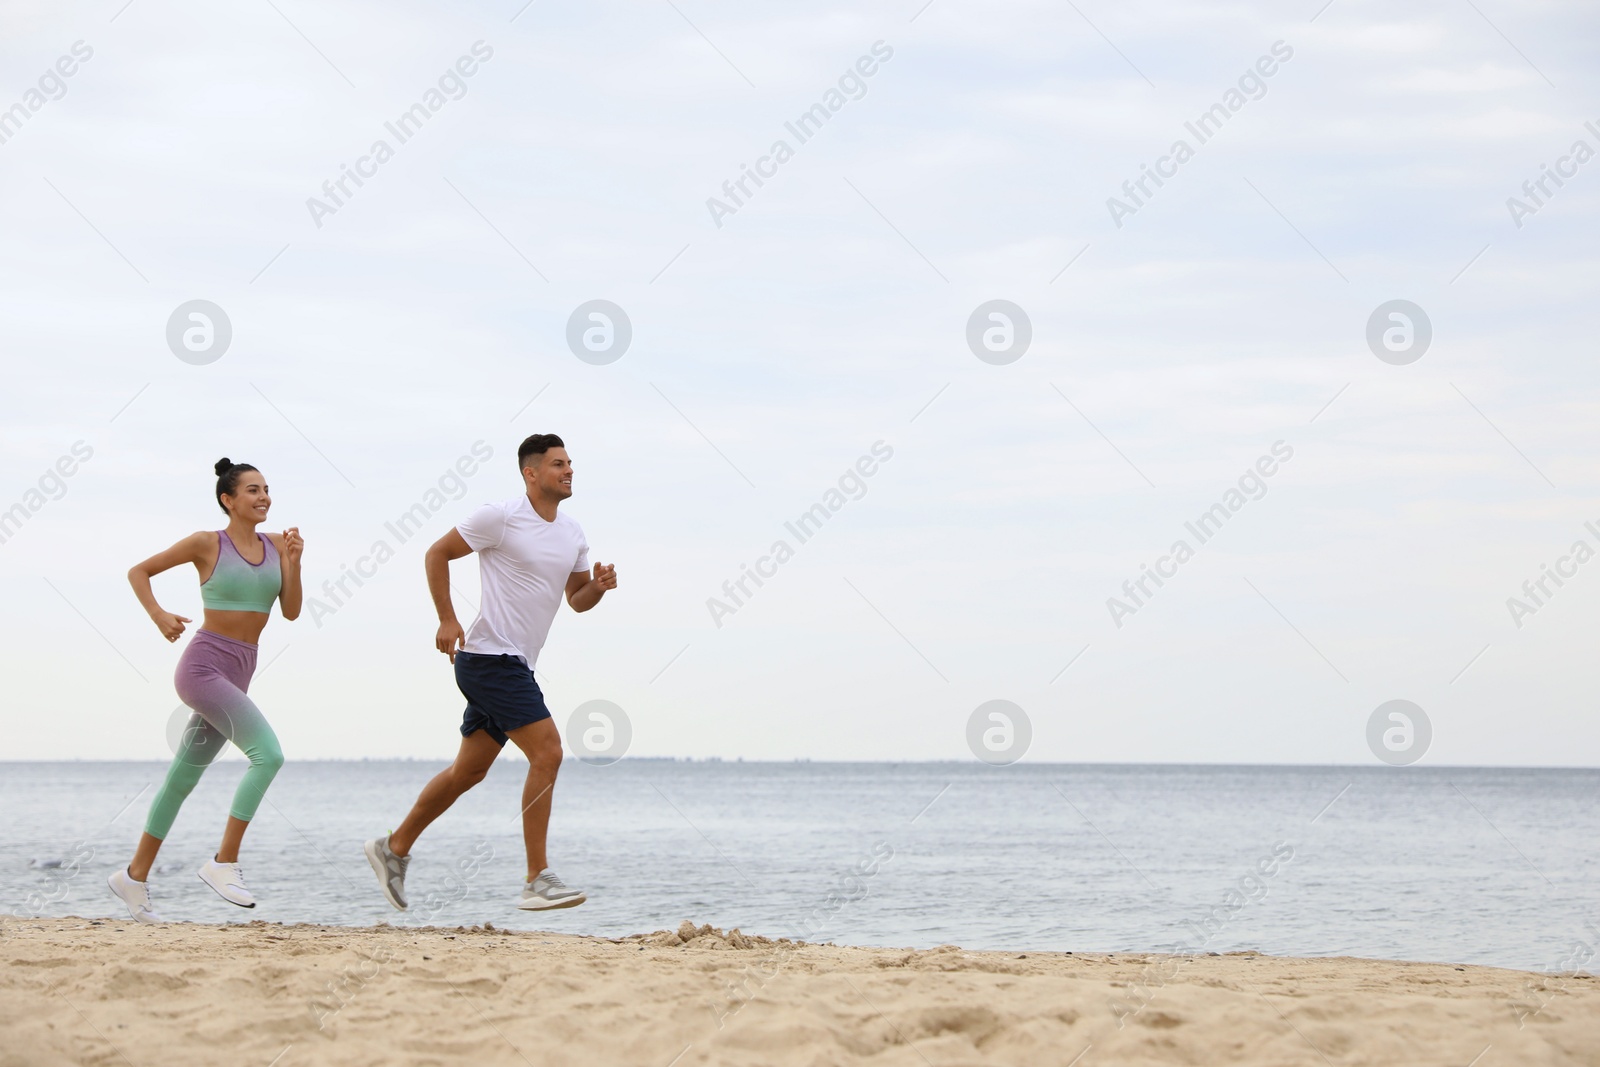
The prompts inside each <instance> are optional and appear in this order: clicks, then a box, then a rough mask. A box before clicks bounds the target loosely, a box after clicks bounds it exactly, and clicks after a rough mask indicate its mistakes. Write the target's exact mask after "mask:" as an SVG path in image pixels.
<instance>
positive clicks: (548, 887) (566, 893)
mask: <svg viewBox="0 0 1600 1067" xmlns="http://www.w3.org/2000/svg"><path fill="white" fill-rule="evenodd" d="M588 899H589V898H588V897H586V896H584V895H583V894H582V893H580V892H578V891H577V890H576V889H572V888H570V887H569V886H568V885H567V884H566V883H565V882H563V881H562V880H561V879H560V878H558V877H557V876H556V872H555V871H552V870H550V869H549V868H548V867H546V868H545V869H544V870H542V871H540V872H539V877H537V878H535V879H534V880H533V881H531V882H529V883H527V884H526V885H524V886H523V887H522V899H521V900H519V901H517V907H519V908H521V909H522V910H523V911H544V910H546V909H548V908H575V907H577V906H578V905H579V904H582V903H583V902H584V901H585V900H588Z"/></svg>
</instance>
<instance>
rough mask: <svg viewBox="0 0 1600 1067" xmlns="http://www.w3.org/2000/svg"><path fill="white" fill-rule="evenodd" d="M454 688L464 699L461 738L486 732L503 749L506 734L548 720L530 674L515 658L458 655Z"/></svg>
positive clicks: (459, 653) (472, 653)
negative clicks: (464, 712)
mask: <svg viewBox="0 0 1600 1067" xmlns="http://www.w3.org/2000/svg"><path fill="white" fill-rule="evenodd" d="M456 688H458V689H460V690H461V695H462V696H464V697H466V698H467V710H466V714H464V715H463V716H462V717H461V736H462V737H470V736H471V735H473V734H475V733H477V732H478V731H479V730H487V731H489V736H490V737H492V738H494V739H495V741H496V742H497V743H499V744H502V745H503V744H505V743H506V741H507V740H508V739H507V737H506V731H508V730H515V729H517V727H519V726H527V725H528V724H529V723H535V722H538V721H539V720H540V719H548V718H549V717H550V709H549V708H547V707H545V706H544V694H543V693H541V692H540V691H539V683H538V682H535V681H534V680H533V672H532V671H531V670H529V669H528V666H527V664H525V663H523V662H522V661H521V660H520V659H518V658H517V657H515V656H484V655H479V654H478V653H475V652H457V653H456Z"/></svg>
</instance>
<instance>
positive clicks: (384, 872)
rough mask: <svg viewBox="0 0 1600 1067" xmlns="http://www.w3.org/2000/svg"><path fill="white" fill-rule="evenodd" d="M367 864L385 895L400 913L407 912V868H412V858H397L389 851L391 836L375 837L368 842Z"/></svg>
mask: <svg viewBox="0 0 1600 1067" xmlns="http://www.w3.org/2000/svg"><path fill="white" fill-rule="evenodd" d="M367 862H368V863H370V864H372V873H374V874H376V875H377V876H378V884H379V885H381V886H383V895H384V896H386V897H388V898H389V903H390V904H393V905H394V906H395V908H396V909H398V910H400V911H405V910H406V868H407V867H409V866H411V857H410V856H396V855H395V854H394V853H393V852H390V851H389V835H388V834H384V835H383V836H382V837H374V838H373V839H372V840H371V841H368V842H367Z"/></svg>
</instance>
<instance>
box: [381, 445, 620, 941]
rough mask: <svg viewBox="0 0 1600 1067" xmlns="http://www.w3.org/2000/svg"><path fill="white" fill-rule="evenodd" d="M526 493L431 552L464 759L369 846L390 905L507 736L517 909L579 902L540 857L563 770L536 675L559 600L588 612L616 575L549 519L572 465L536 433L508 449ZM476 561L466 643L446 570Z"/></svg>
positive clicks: (494, 507) (478, 515)
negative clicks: (522, 766) (515, 809)
mask: <svg viewBox="0 0 1600 1067" xmlns="http://www.w3.org/2000/svg"><path fill="white" fill-rule="evenodd" d="M517 465H518V466H519V467H520V468H521V469H522V480H523V483H524V485H525V486H526V489H527V491H526V492H525V493H524V494H523V495H521V496H518V497H514V498H512V499H511V500H508V501H506V502H505V503H503V504H485V505H484V506H483V507H480V508H479V509H478V510H476V511H474V512H473V513H472V515H471V516H470V517H469V518H468V519H467V521H465V522H463V523H461V524H459V525H458V526H456V527H455V529H453V530H451V531H450V532H449V533H447V534H445V535H444V536H443V537H441V538H439V540H438V541H435V542H434V543H433V545H432V546H431V547H430V548H429V549H428V554H427V558H426V567H427V572H428V592H430V593H431V594H433V605H434V608H435V609H436V610H437V611H438V613H439V633H438V636H437V637H436V638H435V640H434V643H435V644H436V645H437V646H438V649H439V651H440V652H443V653H444V654H445V655H447V656H449V657H450V662H451V663H453V664H454V665H455V672H456V686H457V687H458V688H460V690H461V693H462V695H463V696H465V697H466V698H467V710H466V715H465V717H464V719H463V720H462V723H461V750H460V751H459V752H458V753H456V759H455V762H454V763H452V764H451V765H450V766H449V767H447V768H445V769H444V770H442V771H440V772H439V773H438V774H437V775H435V776H434V777H433V780H432V781H430V782H429V783H428V784H427V785H426V786H424V787H423V789H422V793H421V794H420V795H419V796H418V797H417V802H416V804H414V805H413V806H412V808H411V814H409V815H407V816H406V817H405V821H404V822H402V823H401V824H400V826H399V827H398V828H397V829H395V830H393V831H391V832H390V833H389V835H388V836H387V837H379V838H374V839H373V840H371V841H368V842H367V845H366V852H367V861H368V862H369V863H371V864H372V869H373V871H374V872H375V873H376V874H377V876H378V881H379V883H380V884H381V885H382V886H383V893H384V896H386V897H388V898H389V903H390V904H393V905H394V906H395V907H396V908H398V909H400V910H401V911H404V910H405V908H406V867H407V866H409V865H410V862H411V847H412V846H413V845H414V844H415V843H416V840H417V837H418V836H420V835H421V833H422V831H423V830H425V829H427V827H428V824H429V823H431V822H433V820H435V819H437V818H438V817H439V816H440V815H443V814H444V813H445V811H446V810H448V809H449V807H450V805H451V804H454V803H455V802H456V799H457V798H458V797H460V796H461V795H462V794H463V793H465V792H466V791H467V790H469V789H471V788H472V787H473V786H475V785H477V784H478V783H479V782H481V781H483V778H484V775H486V774H488V773H489V766H490V764H492V763H494V761H495V758H496V757H497V756H499V755H500V749H501V748H502V747H503V746H504V745H505V743H506V740H507V738H509V739H510V740H512V741H514V742H516V745H517V747H518V748H520V749H522V752H523V754H524V755H526V756H527V757H528V780H527V782H526V784H524V785H523V787H522V836H523V839H524V841H525V842H526V844H527V848H528V877H527V883H526V884H525V885H524V886H523V888H522V899H521V900H519V901H518V902H517V907H519V908H524V909H527V910H542V909H545V908H571V907H576V906H577V905H579V904H582V903H583V902H584V900H585V899H586V898H585V897H584V895H583V894H582V893H580V892H579V891H577V890H576V889H571V888H569V887H568V886H567V885H566V884H565V883H563V882H562V881H561V879H560V878H558V877H556V874H555V872H554V871H552V870H550V866H549V863H548V862H547V860H546V857H545V851H544V848H545V833H546V831H547V830H548V829H549V825H550V794H551V790H552V789H554V787H555V784H556V772H557V771H559V770H560V769H561V737H560V735H559V734H558V733H557V732H556V724H555V722H554V720H552V719H551V718H550V711H549V709H547V708H546V707H545V706H544V694H543V693H541V692H540V691H539V685H538V683H537V682H535V681H534V678H533V665H534V662H535V661H536V660H537V659H538V658H539V649H540V648H542V647H543V646H544V639H545V637H546V635H548V634H549V632H550V623H551V621H552V620H553V619H554V618H555V614H556V609H557V608H559V607H560V606H561V596H562V593H563V591H564V592H565V593H566V598H567V603H568V604H569V605H571V607H572V610H573V611H588V610H589V609H590V608H592V607H594V606H595V605H596V604H598V603H600V598H601V597H602V596H604V595H605V594H606V591H607V590H609V589H615V588H616V587H617V572H616V568H615V567H612V566H607V565H606V564H603V563H596V564H595V565H594V572H593V574H590V572H589V545H588V543H587V542H586V541H585V540H584V537H583V530H581V529H580V528H579V527H578V524H577V523H576V522H574V521H573V520H572V519H571V518H569V517H568V516H566V515H558V514H556V508H557V507H558V506H560V504H561V502H562V501H563V500H565V499H567V497H569V496H571V495H572V460H571V459H570V458H569V457H568V456H567V449H566V445H565V444H563V443H562V440H561V438H559V437H557V436H556V435H555V434H553V433H537V434H534V435H533V436H532V437H530V438H528V439H527V440H526V441H524V442H522V444H521V446H520V447H518V449H517ZM470 552H476V553H478V567H479V571H480V574H481V575H482V581H483V607H482V608H481V609H479V612H478V618H477V620H476V621H474V622H473V624H472V629H471V630H469V631H467V632H466V633H465V634H464V635H463V633H462V631H461V623H460V622H459V621H457V619H456V612H455V607H454V606H453V605H452V604H451V602H450V561H451V560H453V559H460V558H461V557H462V556H465V555H467V554H468V553H470Z"/></svg>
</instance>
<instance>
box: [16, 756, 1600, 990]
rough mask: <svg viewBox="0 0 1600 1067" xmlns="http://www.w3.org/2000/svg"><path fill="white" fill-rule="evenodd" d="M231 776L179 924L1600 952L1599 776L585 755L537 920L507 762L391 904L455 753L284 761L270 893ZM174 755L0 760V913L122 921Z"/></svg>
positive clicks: (1460, 958) (980, 944) (1504, 954)
mask: <svg viewBox="0 0 1600 1067" xmlns="http://www.w3.org/2000/svg"><path fill="white" fill-rule="evenodd" d="M243 766H244V765H243V764H242V763H241V762H238V761H230V760H224V761H219V762H218V763H217V764H216V765H215V766H214V767H212V768H211V769H210V771H208V773H207V774H206V776H205V778H203V779H202V781H201V783H200V785H199V786H198V787H197V788H196V790H195V791H194V793H193V794H192V795H191V796H190V798H189V800H188V802H187V803H186V804H185V806H184V808H183V811H182V813H181V814H180V816H179V818H178V821H177V824H176V825H175V826H174V828H173V830H172V833H171V835H170V836H169V837H168V839H167V843H166V845H165V847H164V848H163V849H162V852H161V855H160V858H159V860H158V865H157V868H156V871H155V872H154V873H153V874H152V877H151V885H152V889H153V892H154V897H155V903H156V907H157V908H158V910H159V911H160V912H161V913H162V914H163V915H164V916H165V917H166V918H167V919H168V920H187V921H193V922H212V923H214V922H243V921H249V920H251V919H264V920H267V921H270V922H284V923H293V922H317V923H338V924H347V925H370V924H373V923H377V922H389V923H393V924H402V923H406V924H415V925H428V924H433V925H443V926H456V925H476V924H479V923H482V922H485V921H490V922H493V923H494V924H495V925H496V926H498V927H504V928H510V929H548V930H557V931H563V932H570V933H584V934H598V935H603V936H608V937H616V936H622V935H625V934H631V933H641V932H649V931H653V930H657V929H663V928H673V929H675V928H676V927H677V926H678V925H679V924H680V923H681V922H682V921H683V920H685V919H687V920H691V921H693V922H695V923H697V924H699V923H711V924H713V925H715V926H719V927H723V928H730V927H739V928H741V929H743V930H744V931H745V932H747V933H759V934H765V935H768V936H772V937H780V936H781V937H797V938H804V939H805V940H809V941H834V942H837V943H840V944H861V945H887V946H906V947H931V946H934V945H939V944H957V945H961V946H964V947H967V948H974V949H1017V950H1029V949H1032V950H1060V951H1067V950H1070V951H1112V952H1124V951H1135V950H1157V951H1162V950H1165V951H1171V950H1173V949H1174V948H1176V949H1177V950H1180V951H1204V952H1230V951H1237V950H1244V949H1254V950H1258V951H1261V952H1265V953H1270V954H1275V955H1294V956H1332V955H1351V956H1367V957H1375V958H1384V959H1407V960H1429V961H1441V962H1442V961H1448V962H1455V963H1478V964H1492V965H1500V966H1508V967H1521V968H1528V969H1533V970H1560V969H1563V968H1564V967H1565V966H1567V963H1566V961H1570V960H1571V959H1572V958H1573V955H1574V946H1575V945H1577V944H1580V943H1581V944H1583V945H1588V946H1600V856H1597V849H1596V842H1597V841H1600V771H1595V770H1544V769H1494V768H1442V767H1432V768H1418V767H1408V768H1390V767H1382V768H1376V767H1374V768H1367V767H1233V766H1166V765H1163V766H1089V765H1063V764H1054V765H1052V764H1027V763H1023V764H1016V765H1013V766H1010V767H988V766H983V765H980V764H975V763H950V764H945V763H888V764H882V763H810V762H797V763H756V762H748V763H746V762H718V761H710V762H705V761H694V762H689V761H671V760H623V761H622V762H619V763H616V764H613V765H610V766H603V767H602V766H590V765H586V764H583V763H578V762H575V761H572V760H568V761H567V763H566V764H565V766H564V767H563V768H562V771H561V775H560V780H559V782H558V784H557V787H556V791H555V798H554V814H553V816H552V819H551V826H550V856H551V863H552V866H553V867H554V868H555V870H556V871H557V873H559V874H560V875H561V876H562V877H563V878H564V879H565V880H566V881H567V882H568V883H569V884H570V885H572V886H574V887H578V888H581V889H582V890H583V891H584V892H586V893H587V894H588V897H589V900H588V902H587V903H586V904H584V905H582V906H581V907H578V908H575V909H571V910H566V911H556V912H544V913H530V912H521V911H518V910H516V909H515V907H514V906H513V905H514V903H515V901H516V899H517V897H518V894H519V893H520V890H521V886H522V881H523V877H524V873H525V856H524V853H523V846H522V836H521V824H520V818H519V811H520V807H521V792H522V784H523V779H524V775H525V773H526V769H527V765H526V764H525V763H520V762H513V761H512V760H510V759H502V760H501V761H500V763H498V764H497V765H496V766H495V768H494V769H493V770H492V772H491V773H490V775H489V777H488V778H487V779H486V780H485V781H484V782H483V783H482V784H481V785H479V786H478V787H477V788H476V789H474V790H472V791H471V792H469V793H468V794H467V795H466V796H464V797H462V799H461V800H460V801H458V802H457V803H456V805H455V806H454V807H453V808H452V809H451V810H450V811H449V812H447V813H446V814H445V815H444V816H443V817H442V818H441V819H440V820H439V821H438V822H436V823H435V824H434V825H433V826H432V827H431V828H430V829H429V830H428V832H427V833H426V834H424V835H423V837H422V838H421V840H420V841H419V843H418V845H417V847H416V848H415V849H414V852H413V855H414V858H413V861H412V865H411V869H410V874H409V881H408V890H409V893H410V896H411V900H412V908H411V910H410V911H409V912H406V913H399V912H396V911H394V910H393V909H391V908H390V907H389V905H388V904H387V902H386V901H385V900H384V898H383V897H382V895H381V894H380V892H379V890H378V885H377V880H376V878H375V877H374V875H373V873H372V871H371V869H370V868H369V867H368V865H367V862H366V859H365V857H364V856H363V854H362V847H361V846H362V843H363V842H364V841H365V840H366V839H368V838H371V837H374V836H378V835H381V834H382V833H384V832H385V831H387V830H388V829H389V828H391V827H393V826H394V825H395V824H396V823H398V822H399V820H400V819H401V818H402V817H403V815H404V814H405V812H406V811H407V810H408V809H409V807H410V805H411V802H412V801H413V800H414V799H415V797H416V794H417V791H418V790H419V789H420V788H421V787H422V785H423V784H424V783H425V782H426V781H427V780H428V778H429V777H430V776H431V775H433V774H434V773H436V772H437V771H438V770H439V769H440V768H441V767H442V766H443V764H442V763H437V762H426V761H371V762H308V761H294V762H291V763H289V764H287V765H286V766H285V767H284V768H283V770H282V771H281V772H280V773H279V775H278V777H277V780H276V781H275V782H274V783H273V786H272V789H271V791H270V792H269V794H268V796H267V801H266V803H264V804H262V806H261V809H260V812H259V813H258V815H257V818H256V820H255V823H254V824H253V825H252V826H251V828H250V832H249V834H248V836H247V838H246V841H245V847H244V851H243V853H242V856H241V860H242V863H243V865H244V871H245V876H246V878H247V880H248V882H249V885H250V887H251V889H252V891H253V892H254V893H255V895H256V897H257V899H258V900H259V902H260V903H259V905H258V906H257V907H256V908H255V909H254V910H253V911H246V910H243V909H239V908H236V907H233V906H232V905H229V904H227V903H225V902H223V901H222V900H220V899H219V898H217V897H216V896H215V895H214V894H213V893H212V892H211V891H210V890H209V889H208V888H206V887H205V886H204V885H203V884H201V882H200V881H199V880H198V878H197V877H196V876H195V871H196V869H197V868H198V867H199V865H200V863H201V862H202V861H203V860H204V859H205V858H206V857H207V856H208V855H210V854H211V852H212V850H214V849H215V847H216V843H217V838H218V835H219V834H220V831H221V829H222V825H223V822H224V819H225V817H226V814H227V808H228V802H229V799H230V797H231V795H232V791H233V789H234V786H235V785H236V784H237V782H238V779H239V776H240V774H241V773H242V771H243ZM164 773H165V766H164V765H161V764H155V763H131V762H130V763H109V762H77V763H0V913H11V914H21V915H82V916H125V915H126V912H125V910H124V909H123V908H122V906H121V904H120V903H118V902H117V901H116V900H115V899H114V898H113V897H112V896H111V895H110V893H109V891H108V890H107V889H106V886H105V878H106V875H107V874H109V873H110V872H111V871H113V870H115V869H116V867H117V866H119V865H121V864H123V863H126V862H127V860H128V858H129V857H130V855H131V852H132V849H133V846H134V843H135V841H136V840H137V838H138V835H139V832H140V829H141V826H142V823H143V819H144V816H145V813H146V811H147V809H148V806H149V803H150V797H151V794H152V793H153V791H154V789H155V787H156V785H157V784H158V783H159V782H160V780H161V776H162V775H163V774H164ZM1591 951H1593V950H1592V949H1591Z"/></svg>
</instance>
